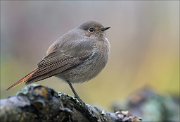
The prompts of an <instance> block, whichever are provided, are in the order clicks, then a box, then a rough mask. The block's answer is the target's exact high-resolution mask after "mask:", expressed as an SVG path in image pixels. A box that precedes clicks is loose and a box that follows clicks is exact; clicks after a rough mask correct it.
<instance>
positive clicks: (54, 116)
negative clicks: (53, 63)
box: [0, 84, 141, 122]
mask: <svg viewBox="0 0 180 122" xmlns="http://www.w3.org/2000/svg"><path fill="white" fill-rule="evenodd" d="M0 120H2V121H3V122H12V121H13V122H32V121H33V122H34V121H43V122H49V121H53V122H123V121H124V122H127V121H128V122H138V121H141V120H140V118H138V117H135V116H132V115H130V114H123V113H122V112H116V113H110V112H105V111H104V110H101V109H99V108H97V107H94V106H91V105H87V104H85V105H82V104H81V103H80V102H79V101H78V100H77V99H75V98H74V97H71V96H68V95H66V94H64V93H57V92H55V91H54V90H53V89H51V88H47V87H44V86H41V85H36V84H32V85H29V86H26V87H25V88H24V89H22V90H21V91H19V92H18V93H17V95H16V96H13V97H9V98H7V99H3V100H0Z"/></svg>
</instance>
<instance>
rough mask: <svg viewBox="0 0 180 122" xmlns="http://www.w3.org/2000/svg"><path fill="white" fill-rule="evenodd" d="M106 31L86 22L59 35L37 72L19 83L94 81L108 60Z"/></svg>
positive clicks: (99, 26) (96, 24)
mask: <svg viewBox="0 0 180 122" xmlns="http://www.w3.org/2000/svg"><path fill="white" fill-rule="evenodd" d="M107 29H109V27H107V28H105V27H104V26H103V25H101V24H100V23H98V22H94V21H89V22H86V23H84V24H82V25H80V26H78V27H76V28H74V29H73V30H71V31H69V32H68V33H66V34H64V35H62V36H61V37H60V38H58V39H57V40H56V41H55V42H54V43H53V44H52V45H51V46H50V47H49V48H48V50H47V54H46V56H45V57H44V58H43V59H42V61H40V62H39V63H38V68H37V69H36V70H34V71H33V72H31V73H30V74H29V75H27V76H26V77H24V79H21V80H22V82H25V83H26V84H29V83H32V82H37V81H39V80H43V79H45V78H48V77H51V76H56V77H59V78H61V79H63V80H64V81H67V82H68V83H78V82H84V81H88V80H90V79H92V78H94V77H95V76H96V75H97V74H98V73H99V72H100V71H101V70H102V69H103V68H104V67H105V65H106V63H107V60H108V54H109V42H108V40H107V38H106V37H105V32H104V31H105V30H107ZM20 82H21V81H18V83H20ZM15 85H16V84H15ZM15 85H14V86H15ZM70 85H71V84H70ZM10 88H11V87H10ZM73 92H74V91H73Z"/></svg>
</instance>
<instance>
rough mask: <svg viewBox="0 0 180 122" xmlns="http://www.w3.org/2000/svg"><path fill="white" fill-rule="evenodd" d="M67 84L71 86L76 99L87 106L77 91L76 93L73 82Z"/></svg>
mask: <svg viewBox="0 0 180 122" xmlns="http://www.w3.org/2000/svg"><path fill="white" fill-rule="evenodd" d="M67 83H68V84H69V86H70V88H71V90H72V91H73V93H74V97H75V98H77V99H78V100H79V102H81V103H82V104H85V103H84V102H83V101H82V100H81V98H80V97H79V96H78V94H77V93H76V91H75V89H74V87H73V86H72V84H71V82H69V81H67Z"/></svg>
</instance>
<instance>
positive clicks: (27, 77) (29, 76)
mask: <svg viewBox="0 0 180 122" xmlns="http://www.w3.org/2000/svg"><path fill="white" fill-rule="evenodd" d="M36 71H37V69H35V70H34V71H32V72H30V73H29V74H28V75H26V76H25V77H23V78H22V79H20V80H19V81H17V82H15V83H14V84H12V85H11V86H10V87H8V88H7V89H6V90H9V89H11V88H13V87H15V86H17V85H19V84H21V83H26V82H28V81H29V80H30V79H31V77H32V76H33V74H34V73H35V72H36Z"/></svg>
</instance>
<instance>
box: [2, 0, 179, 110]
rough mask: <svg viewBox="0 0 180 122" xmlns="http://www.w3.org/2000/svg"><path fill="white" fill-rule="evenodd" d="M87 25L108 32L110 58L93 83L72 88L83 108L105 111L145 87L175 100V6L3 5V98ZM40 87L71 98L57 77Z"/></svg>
mask: <svg viewBox="0 0 180 122" xmlns="http://www.w3.org/2000/svg"><path fill="white" fill-rule="evenodd" d="M88 20H95V21H98V22H101V23H102V24H103V25H105V26H110V27H111V29H110V30H108V31H107V37H108V39H109V41H110V43H111V53H110V58H109V62H108V64H107V66H106V68H105V69H104V70H103V71H102V72H101V73H100V74H99V75H98V76H97V77H96V78H94V79H92V80H91V81H89V82H86V83H83V84H75V85H74V86H75V88H76V90H77V92H78V93H79V95H80V96H81V98H82V99H83V100H84V101H86V103H89V104H93V105H97V106H101V107H103V108H105V109H106V110H108V109H110V108H111V105H112V103H114V102H119V101H125V100H126V98H127V97H128V96H129V95H130V94H132V93H134V92H135V91H137V90H138V89H141V88H143V87H147V86H148V87H151V88H153V90H154V91H156V92H157V93H158V94H161V95H169V94H170V95H173V96H178V97H179V1H154V2H153V1H147V2H145V1H144V2H143V1H112V2H110V1H94V2H93V1H76V2H75V1H67V2H65V1H52V2H50V1H28V2H23V1H19V2H18V1H16V2H13V1H9V2H7V1H1V95H0V96H1V98H6V97H7V96H12V95H15V93H16V92H17V91H18V90H20V89H21V88H22V87H23V85H20V86H18V87H16V88H13V89H11V90H9V91H6V90H5V89H6V88H7V87H8V86H9V85H11V84H12V83H14V82H15V81H17V80H19V79H20V78H22V77H23V76H25V75H26V74H27V73H29V72H30V71H31V70H33V69H34V68H35V67H36V66H37V65H36V64H37V63H38V62H39V61H40V60H41V59H42V58H43V57H44V56H45V52H46V50H47V48H48V47H49V45H50V44H51V43H52V42H53V41H55V40H56V39H57V38H58V37H59V36H61V35H62V34H64V33H66V32H67V31H68V30H70V29H72V28H74V27H76V26H77V25H79V24H81V23H83V22H85V21H88ZM38 84H42V85H45V86H48V87H51V88H53V89H55V90H57V91H61V92H65V93H67V94H70V95H73V94H72V92H71V90H70V88H69V86H68V85H67V84H66V83H64V82H62V80H59V79H57V78H55V77H52V78H50V79H46V80H43V81H40V82H38ZM177 109H178V108H177Z"/></svg>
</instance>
